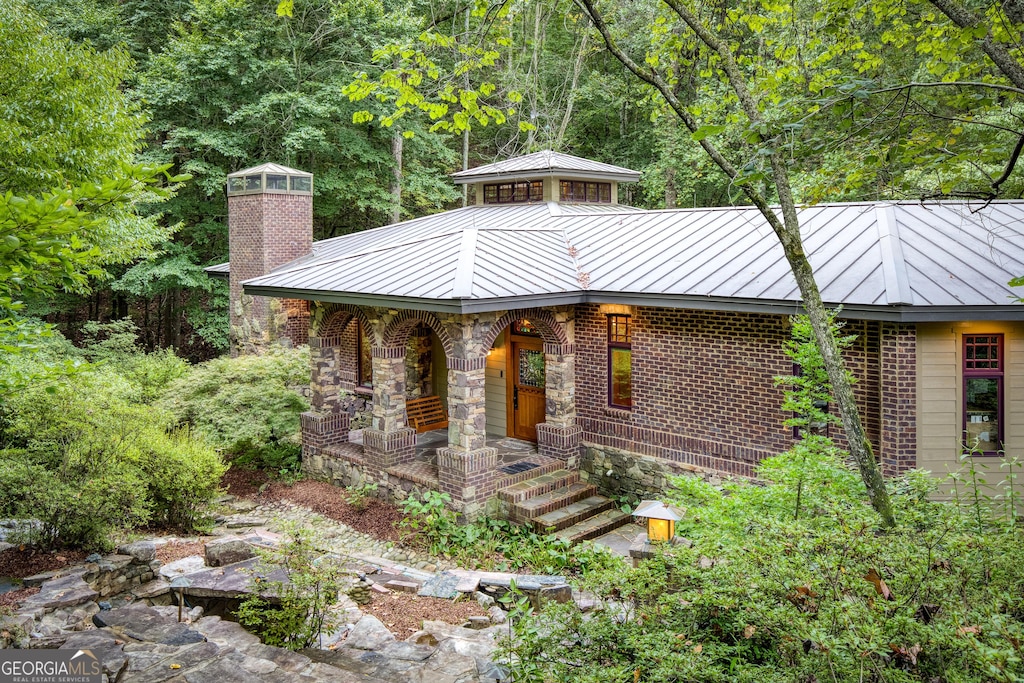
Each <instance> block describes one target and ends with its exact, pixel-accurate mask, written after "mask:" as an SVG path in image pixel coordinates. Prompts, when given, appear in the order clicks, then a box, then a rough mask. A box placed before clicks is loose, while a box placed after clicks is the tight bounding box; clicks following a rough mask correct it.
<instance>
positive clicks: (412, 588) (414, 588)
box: [374, 579, 420, 593]
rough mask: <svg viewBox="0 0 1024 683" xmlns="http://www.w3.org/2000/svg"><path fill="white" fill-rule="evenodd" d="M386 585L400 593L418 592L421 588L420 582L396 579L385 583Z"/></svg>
mask: <svg viewBox="0 0 1024 683" xmlns="http://www.w3.org/2000/svg"><path fill="white" fill-rule="evenodd" d="M374 585H376V584H374ZM384 587H385V588H390V589H391V590H393V591H398V592H400V593H416V592H418V591H419V589H420V585H419V584H418V583H415V582H413V581H398V580H396V579H392V580H391V581H388V582H387V583H385V584H384Z"/></svg>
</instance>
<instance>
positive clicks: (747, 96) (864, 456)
mask: <svg viewBox="0 0 1024 683" xmlns="http://www.w3.org/2000/svg"><path fill="white" fill-rule="evenodd" d="M664 2H665V4H667V5H668V6H669V7H670V8H671V9H672V11H673V12H675V13H676V15H678V16H679V18H680V19H682V21H683V22H684V23H685V24H686V25H687V26H688V27H689V28H690V30H691V31H692V32H693V33H694V35H695V36H696V38H697V39H698V40H699V41H700V42H701V43H703V44H704V45H705V46H707V47H708V48H709V49H710V50H711V51H712V52H714V53H715V54H716V55H717V56H718V57H719V59H720V60H721V69H722V71H723V73H724V75H725V81H726V83H727V84H728V85H729V87H731V88H732V90H733V92H734V93H735V94H736V96H737V98H738V101H739V104H740V106H741V107H742V109H743V111H744V113H745V114H746V116H747V117H748V118H749V119H750V120H751V121H752V122H754V123H755V124H763V123H764V119H763V117H762V114H761V111H760V109H759V107H758V104H757V102H756V100H755V99H754V97H753V95H752V94H751V93H750V91H749V90H748V89H747V82H746V78H745V77H744V75H743V71H742V70H741V68H740V67H739V65H738V64H737V63H736V59H735V56H734V55H733V53H732V50H731V47H730V45H729V43H728V41H726V40H723V39H721V38H720V37H719V36H718V35H717V34H715V33H714V32H713V31H711V29H709V28H708V27H707V26H706V25H705V24H704V23H703V22H701V20H700V18H699V17H697V16H696V15H695V14H694V13H693V11H692V10H691V9H690V7H689V6H688V5H685V4H684V3H683V2H682V1H681V0H664ZM577 4H579V6H580V7H581V8H582V9H583V10H584V11H585V12H586V13H587V14H588V15H589V16H590V19H591V21H593V22H594V25H595V26H596V27H597V29H598V31H599V32H600V33H601V36H602V37H603V38H604V41H605V45H606V46H607V47H608V50H609V52H611V53H612V54H613V55H614V56H615V58H616V59H618V60H619V61H620V62H622V64H623V65H624V66H625V67H626V68H627V69H628V70H629V71H631V72H632V73H633V74H634V75H635V76H637V77H638V78H640V79H641V80H643V81H645V82H647V83H649V84H650V85H652V86H654V87H655V88H657V90H658V91H659V92H660V93H661V95H662V97H664V98H665V101H666V102H667V103H668V104H669V106H670V107H671V108H672V110H673V111H674V112H675V113H676V115H677V116H678V117H679V119H680V120H681V121H682V122H683V124H684V125H685V126H686V128H687V129H688V130H689V131H690V132H691V133H694V132H696V131H697V129H698V128H699V127H700V126H699V124H698V122H697V120H696V119H695V118H694V116H693V114H692V113H691V112H690V111H689V110H688V109H687V108H686V106H685V105H684V104H683V103H682V102H680V101H679V98H678V97H677V96H676V93H675V91H674V90H673V88H672V87H671V85H670V84H669V83H668V82H667V81H666V80H665V79H664V78H663V77H661V76H660V75H659V74H658V73H657V72H656V71H653V70H652V69H650V68H648V67H646V66H645V65H640V64H638V63H637V62H636V61H634V60H633V59H632V58H631V57H630V56H629V55H628V54H626V53H625V52H624V51H623V50H622V49H621V48H619V46H618V44H617V43H616V42H615V39H614V38H613V37H612V35H611V31H610V30H609V28H608V25H607V23H606V22H605V21H604V17H603V16H602V15H601V13H600V12H598V11H597V9H596V8H595V6H594V0H577ZM698 144H699V145H700V146H701V148H702V149H703V150H704V151H705V152H706V153H707V154H708V156H709V157H711V159H712V161H714V162H715V164H716V165H717V166H718V167H719V168H720V169H721V170H722V172H724V173H725V174H726V175H727V176H728V177H729V178H731V179H736V178H737V177H738V176H739V175H740V172H739V170H738V169H737V168H736V167H735V166H733V164H732V163H731V162H730V161H729V160H728V159H726V158H725V156H724V155H723V154H722V153H721V151H720V150H719V149H718V148H717V147H715V145H714V144H713V143H712V141H711V140H710V139H709V137H704V138H703V139H701V140H700V141H699V142H698ZM769 160H770V163H771V179H772V181H773V183H774V187H775V190H776V192H777V193H778V197H779V204H780V205H781V209H782V219H781V220H780V218H779V216H778V215H777V214H776V213H775V210H774V209H773V208H772V206H771V205H770V204H769V203H768V200H767V198H766V197H765V195H764V194H763V193H761V192H759V191H758V190H757V189H756V188H754V187H752V184H751V183H745V184H743V185H742V188H743V192H744V194H746V195H747V197H748V198H749V199H750V201H751V202H752V203H753V204H754V206H756V207H757V209H758V211H760V213H761V215H762V216H763V217H764V219H765V220H766V221H767V222H768V224H769V225H770V226H771V228H772V230H773V231H774V232H775V235H776V237H778V239H779V242H780V243H781V244H782V248H783V251H784V252H785V255H786V260H787V261H788V262H789V266H790V268H791V270H792V272H793V277H794V279H795V280H796V283H797V286H798V287H799V289H800V295H801V297H802V298H803V305H804V309H805V310H806V311H807V317H808V318H809V319H810V323H811V328H812V329H813V330H814V337H815V341H816V342H817V344H818V348H819V350H820V351H821V355H822V359H823V361H824V365H825V370H826V372H827V373H828V377H829V380H830V381H831V382H832V391H833V395H834V396H835V399H836V405H837V406H838V407H839V412H840V419H841V421H842V424H843V429H844V430H845V432H846V438H847V441H848V443H849V446H850V455H851V456H852V457H853V459H854V461H855V462H856V463H857V467H858V469H859V470H860V475H861V479H863V481H864V486H865V488H866V489H867V492H868V498H869V499H870V500H871V505H872V507H873V508H874V509H875V511H876V512H877V513H878V515H879V517H881V519H882V524H883V525H884V526H887V527H891V526H893V525H894V524H895V518H894V517H893V512H892V504H891V502H890V500H889V493H888V491H886V488H885V481H884V480H883V479H882V473H881V470H880V469H879V467H878V462H877V461H876V460H875V456H874V452H873V449H872V448H871V442H870V441H868V438H867V433H866V432H865V431H864V425H863V424H862V423H861V419H860V413H859V412H858V410H857V402H856V400H855V398H854V395H853V386H852V384H851V382H850V376H849V374H848V373H847V372H846V368H845V366H844V365H843V358H842V355H841V354H840V352H839V347H838V344H837V343H836V340H835V336H834V334H833V330H832V327H831V326H830V325H829V319H828V314H827V312H826V310H825V305H824V303H823V302H822V300H821V292H820V291H819V290H818V283H817V282H816V281H815V279H814V272H813V270H812V269H811V264H810V262H809V261H808V260H807V255H806V253H805V252H804V247H803V241H802V240H801V237H800V221H799V218H798V217H797V212H796V203H795V201H794V200H793V192H792V186H791V184H790V181H789V173H788V171H787V168H786V163H785V159H783V158H782V156H781V154H780V153H779V151H778V149H773V150H771V153H770V155H769Z"/></svg>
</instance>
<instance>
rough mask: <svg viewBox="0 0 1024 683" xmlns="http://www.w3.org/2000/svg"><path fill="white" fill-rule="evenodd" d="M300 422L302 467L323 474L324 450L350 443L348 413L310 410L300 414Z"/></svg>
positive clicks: (307, 470)
mask: <svg viewBox="0 0 1024 683" xmlns="http://www.w3.org/2000/svg"><path fill="white" fill-rule="evenodd" d="M299 423H300V424H301V425H302V469H303V470H304V471H306V472H310V473H312V474H322V473H323V472H324V465H323V458H324V456H323V450H324V449H325V448H327V447H329V446H337V445H339V444H343V443H348V432H349V429H348V425H349V416H348V413H340V412H333V413H319V412H315V411H309V412H306V413H302V415H300V416H299Z"/></svg>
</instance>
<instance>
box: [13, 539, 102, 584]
mask: <svg viewBox="0 0 1024 683" xmlns="http://www.w3.org/2000/svg"><path fill="white" fill-rule="evenodd" d="M87 554H88V553H86V552H84V551H82V550H59V551H53V552H44V551H41V550H34V549H32V548H25V549H24V550H22V549H20V548H18V547H14V548H8V549H7V550H4V551H0V576H7V577H13V578H15V579H23V578H25V577H26V576H32V575H33V574H39V573H41V572H48V571H52V570H54V569H61V568H62V567H66V566H68V565H69V564H78V563H80V562H82V561H83V560H84V559H85V558H86V555H87Z"/></svg>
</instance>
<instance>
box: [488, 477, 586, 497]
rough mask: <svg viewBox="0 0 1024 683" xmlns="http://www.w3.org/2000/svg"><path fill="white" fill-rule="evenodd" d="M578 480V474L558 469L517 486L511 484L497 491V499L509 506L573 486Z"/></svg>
mask: <svg viewBox="0 0 1024 683" xmlns="http://www.w3.org/2000/svg"><path fill="white" fill-rule="evenodd" d="M579 480H580V473H579V472H570V471H568V470H565V469H559V470H555V471H553V472H547V473H544V474H541V475H539V476H536V477H532V478H530V479H527V480H526V481H521V482H519V483H517V484H512V485H511V486H506V487H505V488H503V489H501V490H500V491H498V498H499V499H501V500H502V501H504V502H506V503H510V504H515V503H522V502H523V501H525V500H527V499H529V498H534V497H536V496H540V495H543V494H545V493H549V492H551V491H554V490H555V489H559V488H563V487H566V486H568V485H570V484H575V483H576V482H578V481H579Z"/></svg>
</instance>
